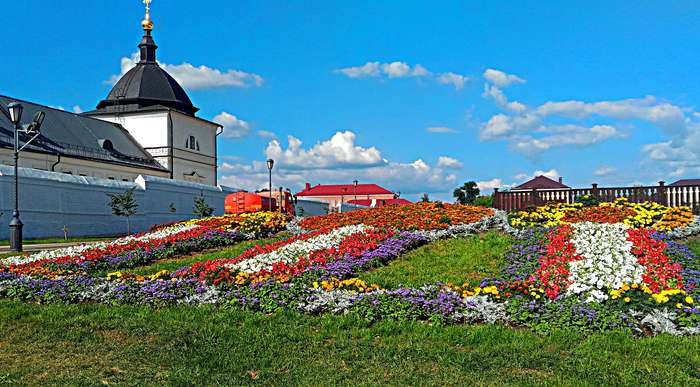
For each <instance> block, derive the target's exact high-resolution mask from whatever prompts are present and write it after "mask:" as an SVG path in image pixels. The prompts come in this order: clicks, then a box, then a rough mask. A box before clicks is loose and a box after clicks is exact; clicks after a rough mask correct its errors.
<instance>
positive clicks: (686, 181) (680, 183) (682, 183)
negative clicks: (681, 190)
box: [669, 179, 700, 187]
mask: <svg viewBox="0 0 700 387" xmlns="http://www.w3.org/2000/svg"><path fill="white" fill-rule="evenodd" d="M689 185H700V179H681V180H678V181H674V182H673V183H671V184H669V186H671V187H684V186H689Z"/></svg>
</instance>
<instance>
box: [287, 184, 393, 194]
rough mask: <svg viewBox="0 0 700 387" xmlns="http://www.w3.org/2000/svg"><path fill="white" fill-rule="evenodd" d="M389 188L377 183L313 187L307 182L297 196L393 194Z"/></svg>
mask: <svg viewBox="0 0 700 387" xmlns="http://www.w3.org/2000/svg"><path fill="white" fill-rule="evenodd" d="M393 194H394V193H393V192H391V191H389V190H388V189H385V188H382V187H380V186H378V185H376V184H358V185H357V190H355V185H354V184H332V185H320V184H319V185H316V186H314V187H312V186H311V185H310V184H308V183H307V184H306V188H305V189H304V190H303V191H300V192H297V196H340V195H358V196H361V195H393Z"/></svg>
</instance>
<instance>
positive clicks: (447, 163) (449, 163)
mask: <svg viewBox="0 0 700 387" xmlns="http://www.w3.org/2000/svg"><path fill="white" fill-rule="evenodd" d="M438 167H443V168H452V169H462V168H463V167H464V164H462V162H461V161H459V160H457V159H455V158H452V157H448V156H440V157H439V158H438Z"/></svg>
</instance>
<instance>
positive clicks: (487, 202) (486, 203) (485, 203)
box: [474, 195, 493, 207]
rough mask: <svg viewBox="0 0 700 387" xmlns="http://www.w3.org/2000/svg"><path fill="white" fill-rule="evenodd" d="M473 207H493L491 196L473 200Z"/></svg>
mask: <svg viewBox="0 0 700 387" xmlns="http://www.w3.org/2000/svg"><path fill="white" fill-rule="evenodd" d="M474 205H475V206H481V207H493V195H487V196H478V197H477V198H476V199H474Z"/></svg>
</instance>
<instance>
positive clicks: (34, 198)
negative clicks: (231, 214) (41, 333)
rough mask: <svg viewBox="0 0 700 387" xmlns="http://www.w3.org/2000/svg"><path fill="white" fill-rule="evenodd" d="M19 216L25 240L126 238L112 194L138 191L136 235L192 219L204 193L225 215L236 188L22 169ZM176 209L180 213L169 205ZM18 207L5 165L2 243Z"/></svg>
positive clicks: (0, 180) (0, 193)
mask: <svg viewBox="0 0 700 387" xmlns="http://www.w3.org/2000/svg"><path fill="white" fill-rule="evenodd" d="M19 176H20V215H21V219H22V222H23V223H24V237H25V239H31V238H46V237H58V236H63V226H64V225H66V226H68V234H69V236H95V235H115V234H121V233H126V219H125V218H121V217H116V216H114V215H112V213H111V210H110V209H109V207H108V206H107V203H108V201H109V198H108V197H107V195H106V194H107V193H121V192H124V191H125V190H126V189H129V188H132V187H135V198H136V202H137V203H138V204H139V207H138V209H137V215H136V216H134V217H132V219H131V225H132V232H140V231H145V230H146V229H148V227H150V226H151V225H153V224H157V223H165V222H171V221H177V220H185V219H191V218H192V217H194V215H193V213H192V207H193V204H194V203H193V200H194V198H195V197H197V196H199V195H200V193H201V194H203V195H204V197H205V199H206V201H207V203H208V204H209V205H210V206H212V207H214V208H215V214H223V212H224V198H225V196H226V195H227V194H228V193H230V192H234V191H237V190H236V189H232V188H226V187H219V186H211V185H204V184H195V183H189V182H183V181H175V180H170V179H166V178H160V177H153V176H145V177H144V176H139V177H138V178H136V179H135V181H132V182H124V181H115V180H107V179H98V178H93V177H82V176H74V175H73V176H71V175H66V174H62V173H54V172H45V171H39V170H35V169H25V168H20V173H19ZM171 203H172V204H173V205H174V207H175V208H176V212H175V213H171V212H170V209H169V206H170V204H171ZM13 207H14V175H13V170H12V167H8V166H4V165H0V212H1V213H2V215H0V239H5V240H6V239H7V238H8V227H7V225H8V224H9V222H10V218H11V216H12V208H13Z"/></svg>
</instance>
